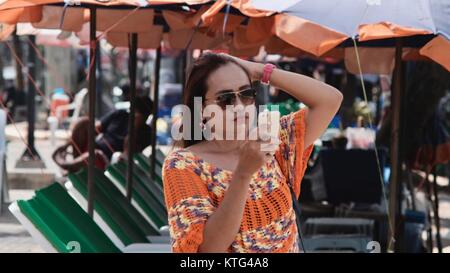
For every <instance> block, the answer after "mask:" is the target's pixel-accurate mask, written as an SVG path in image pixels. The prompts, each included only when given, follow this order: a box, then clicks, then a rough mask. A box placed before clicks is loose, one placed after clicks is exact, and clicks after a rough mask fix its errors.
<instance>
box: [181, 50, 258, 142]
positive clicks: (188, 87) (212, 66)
mask: <svg viewBox="0 0 450 273" xmlns="http://www.w3.org/2000/svg"><path fill="white" fill-rule="evenodd" d="M229 63H233V64H235V65H237V66H239V67H240V68H242V70H243V71H244V72H245V74H246V75H247V77H248V78H249V81H250V83H251V80H250V75H249V74H248V71H247V70H246V69H245V68H244V67H243V66H242V65H240V64H239V63H238V62H236V61H235V60H233V59H232V58H230V57H228V56H226V55H223V54H214V53H206V54H203V55H202V56H200V57H199V58H198V59H197V60H196V61H195V62H194V64H193V66H192V68H191V70H190V72H189V76H188V77H187V80H186V84H185V88H184V98H183V103H184V105H186V106H187V107H189V110H190V113H191V129H192V130H191V137H190V139H184V140H182V141H181V142H179V143H178V145H180V146H182V147H183V148H186V147H189V146H191V145H194V144H196V143H198V142H201V141H203V140H204V139H203V136H202V139H201V140H195V139H194V131H195V129H199V127H200V125H199V124H194V123H195V122H194V118H193V117H194V111H195V110H194V97H201V98H202V101H204V100H205V95H206V92H207V91H208V78H209V76H210V75H211V73H213V72H214V71H216V70H217V69H219V68H220V67H222V66H224V65H227V64H229ZM200 116H201V115H200Z"/></svg>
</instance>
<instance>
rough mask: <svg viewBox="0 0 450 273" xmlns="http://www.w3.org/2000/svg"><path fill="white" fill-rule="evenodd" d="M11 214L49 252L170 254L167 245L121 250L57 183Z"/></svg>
mask: <svg viewBox="0 0 450 273" xmlns="http://www.w3.org/2000/svg"><path fill="white" fill-rule="evenodd" d="M9 209H10V211H11V212H12V213H13V215H14V216H15V217H16V218H17V219H18V220H19V222H20V223H21V224H22V225H23V226H24V227H25V229H27V230H28V232H29V233H30V234H31V236H32V237H33V238H34V240H35V241H36V242H37V243H39V245H40V246H41V247H42V248H43V250H45V251H47V252H59V253H70V252H72V253H73V252H76V253H121V252H123V253H128V252H170V249H169V248H170V247H168V245H167V244H148V243H147V244H132V245H129V246H127V247H123V248H118V247H117V246H116V245H115V244H114V243H113V242H112V241H111V240H110V239H109V238H108V236H107V235H106V234H105V233H104V232H103V231H102V230H101V229H100V227H99V226H98V225H97V224H96V223H95V222H94V220H92V218H91V217H89V215H88V214H87V213H86V212H85V211H84V210H83V209H82V208H81V207H80V206H79V205H78V204H77V202H76V201H75V200H73V199H72V197H70V195H69V194H68V193H67V192H66V190H65V189H64V188H63V186H61V185H60V184H58V183H53V184H52V185H50V186H48V187H46V188H43V189H41V190H38V191H36V192H35V196H34V197H33V198H31V199H30V200H18V201H16V202H14V203H12V204H11V205H10V206H9Z"/></svg>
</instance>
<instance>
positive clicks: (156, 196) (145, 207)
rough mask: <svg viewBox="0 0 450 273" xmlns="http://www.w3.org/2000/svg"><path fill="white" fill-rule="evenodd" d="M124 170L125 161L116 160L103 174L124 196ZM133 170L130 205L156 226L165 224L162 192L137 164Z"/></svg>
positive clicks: (165, 213)
mask: <svg viewBox="0 0 450 273" xmlns="http://www.w3.org/2000/svg"><path fill="white" fill-rule="evenodd" d="M126 170H127V165H126V163H124V162H118V163H116V164H113V165H111V166H109V167H108V168H107V169H106V171H105V175H106V176H107V177H108V178H109V179H110V180H111V181H112V182H113V183H114V185H116V187H117V188H118V189H119V190H120V191H121V192H122V194H123V195H124V196H125V194H126V190H125V189H126V178H125V177H126ZM133 170H134V171H133V189H132V198H131V199H132V200H131V203H132V205H133V206H135V207H136V209H137V210H138V211H139V212H141V214H142V215H143V216H144V217H145V218H146V219H147V220H148V221H149V222H151V223H153V224H154V225H155V226H156V227H158V228H161V227H164V226H167V211H166V208H165V205H164V196H163V193H162V192H161V191H160V189H159V188H158V187H156V185H155V184H154V183H153V184H152V182H150V178H149V177H148V176H147V175H145V173H143V171H142V170H139V168H138V167H137V166H136V167H135V168H134V169H133ZM151 186H153V187H151Z"/></svg>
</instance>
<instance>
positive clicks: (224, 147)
mask: <svg viewBox="0 0 450 273" xmlns="http://www.w3.org/2000/svg"><path fill="white" fill-rule="evenodd" d="M208 142H209V143H208V146H209V147H208V148H209V149H208V150H209V151H211V152H214V153H233V152H238V151H239V149H240V148H241V147H242V144H243V143H244V141H243V140H211V141H208Z"/></svg>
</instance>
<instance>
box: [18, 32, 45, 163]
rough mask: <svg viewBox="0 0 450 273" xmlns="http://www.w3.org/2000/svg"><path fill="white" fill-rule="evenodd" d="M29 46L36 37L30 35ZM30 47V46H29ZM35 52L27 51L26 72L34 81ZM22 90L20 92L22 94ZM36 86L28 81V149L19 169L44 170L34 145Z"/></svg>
mask: <svg viewBox="0 0 450 273" xmlns="http://www.w3.org/2000/svg"><path fill="white" fill-rule="evenodd" d="M29 38H30V44H33V45H35V44H36V36H34V35H30V36H29ZM30 47H31V45H30ZM36 65H37V62H36V51H34V50H33V49H30V50H29V53H28V64H27V66H28V72H29V75H30V78H32V79H36ZM23 91H24V90H21V92H23ZM35 97H36V86H35V85H34V83H33V82H32V81H31V80H28V94H27V121H28V136H27V142H28V143H27V144H28V149H25V152H24V153H23V155H22V157H21V158H20V159H19V161H18V162H17V165H16V167H19V168H30V167H31V168H45V164H44V161H42V159H41V156H40V155H39V153H38V151H37V150H36V147H35V145H34V131H35V123H36V101H35Z"/></svg>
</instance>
